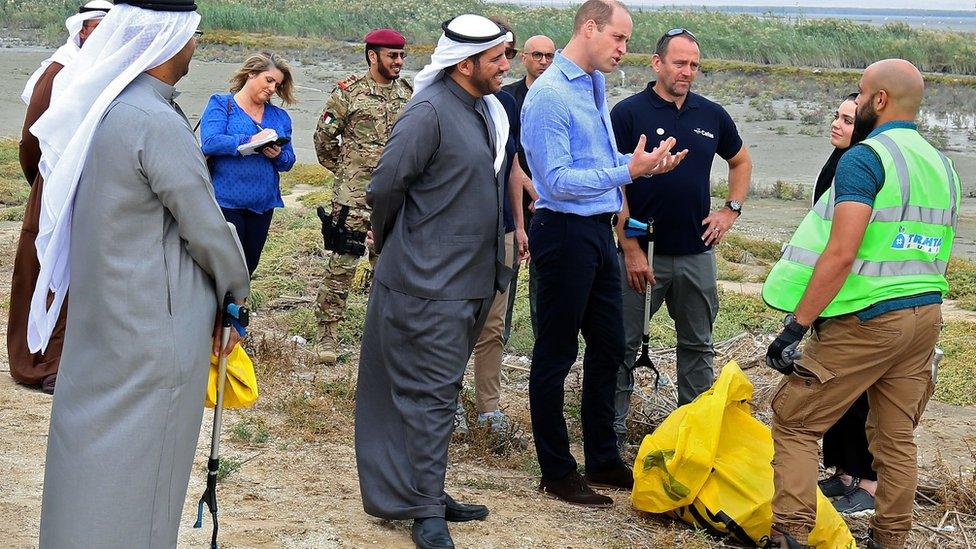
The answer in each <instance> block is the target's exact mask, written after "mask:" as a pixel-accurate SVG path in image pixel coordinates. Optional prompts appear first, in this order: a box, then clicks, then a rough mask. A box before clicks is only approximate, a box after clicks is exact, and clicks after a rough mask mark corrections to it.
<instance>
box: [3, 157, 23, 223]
mask: <svg viewBox="0 0 976 549" xmlns="http://www.w3.org/2000/svg"><path fill="white" fill-rule="evenodd" d="M18 151H19V143H18V141H17V140H15V139H7V138H0V221H20V220H21V219H23V218H24V209H25V206H24V205H25V204H26V203H27V196H28V195H29V194H30V186H29V185H28V184H27V182H26V181H24V174H23V172H22V171H21V169H20V161H19V160H18Z"/></svg>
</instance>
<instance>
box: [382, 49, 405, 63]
mask: <svg viewBox="0 0 976 549" xmlns="http://www.w3.org/2000/svg"><path fill="white" fill-rule="evenodd" d="M386 56H387V57H389V58H390V59H392V60H394V61H396V60H397V59H406V58H407V52H405V51H391V52H388V53H387V54H386Z"/></svg>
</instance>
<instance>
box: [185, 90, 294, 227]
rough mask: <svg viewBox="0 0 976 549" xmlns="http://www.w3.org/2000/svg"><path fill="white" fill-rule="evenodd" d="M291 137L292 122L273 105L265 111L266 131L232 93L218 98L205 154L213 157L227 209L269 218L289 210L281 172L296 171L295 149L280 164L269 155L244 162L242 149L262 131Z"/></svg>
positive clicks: (203, 135) (209, 114) (204, 133)
mask: <svg viewBox="0 0 976 549" xmlns="http://www.w3.org/2000/svg"><path fill="white" fill-rule="evenodd" d="M269 128H270V129H273V130H274V131H276V132H278V135H279V136H282V137H283V136H288V137H291V117H290V116H288V113H287V112H285V110H284V109H282V108H279V107H276V106H274V105H272V104H271V103H268V104H266V105H265V106H264V116H263V117H262V118H261V123H260V125H259V124H257V123H255V122H254V120H253V119H251V117H250V116H249V115H248V114H247V113H246V112H244V109H242V108H240V106H238V105H237V101H235V100H234V96H233V95H232V94H229V93H218V94H214V95H213V96H212V97H211V98H210V103H208V104H207V108H206V109H205V110H204V111H203V115H202V117H201V119H200V139H201V141H202V146H203V154H205V155H207V156H209V157H210V179H211V180H212V181H213V187H214V193H215V194H216V195H217V204H219V205H220V207H221V208H229V209H242V210H251V211H252V212H256V213H263V212H266V211H268V210H270V209H272V208H281V207H284V203H283V202H282V201H281V187H280V186H279V181H280V178H279V176H278V173H279V172H287V171H288V170H290V169H291V167H292V166H294V165H295V149H294V148H292V144H291V143H290V142H289V143H287V144H285V145H283V146H282V147H281V154H279V155H278V157H277V158H275V159H274V160H272V159H269V158H268V157H266V156H264V155H263V154H252V155H248V156H241V155H240V154H239V153H238V152H237V147H238V146H240V145H243V144H244V143H247V142H248V141H250V140H251V136H253V135H254V134H256V133H258V132H260V131H261V130H262V129H269Z"/></svg>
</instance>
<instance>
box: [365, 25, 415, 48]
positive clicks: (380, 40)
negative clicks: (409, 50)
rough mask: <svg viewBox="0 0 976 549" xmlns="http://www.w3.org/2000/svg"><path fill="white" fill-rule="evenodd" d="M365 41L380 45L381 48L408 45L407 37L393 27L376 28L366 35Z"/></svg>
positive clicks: (372, 44) (368, 43) (371, 44)
mask: <svg viewBox="0 0 976 549" xmlns="http://www.w3.org/2000/svg"><path fill="white" fill-rule="evenodd" d="M363 42H366V44H367V45H370V46H379V47H381V48H396V49H401V48H403V47H404V46H406V45H407V39H406V38H404V37H403V35H402V34H400V33H399V32H397V31H395V30H393V29H376V30H374V31H370V33H369V34H367V35H366V38H363Z"/></svg>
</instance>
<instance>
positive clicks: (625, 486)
mask: <svg viewBox="0 0 976 549" xmlns="http://www.w3.org/2000/svg"><path fill="white" fill-rule="evenodd" d="M586 482H587V483H588V484H589V485H590V486H593V487H594V488H604V489H607V490H627V491H628V492H629V491H631V490H633V489H634V471H633V470H631V468H630V467H627V466H626V465H624V464H623V463H621V464H619V465H616V466H614V467H611V468H609V469H604V470H602V471H596V472H591V471H587V473H586Z"/></svg>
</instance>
